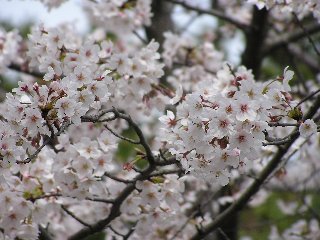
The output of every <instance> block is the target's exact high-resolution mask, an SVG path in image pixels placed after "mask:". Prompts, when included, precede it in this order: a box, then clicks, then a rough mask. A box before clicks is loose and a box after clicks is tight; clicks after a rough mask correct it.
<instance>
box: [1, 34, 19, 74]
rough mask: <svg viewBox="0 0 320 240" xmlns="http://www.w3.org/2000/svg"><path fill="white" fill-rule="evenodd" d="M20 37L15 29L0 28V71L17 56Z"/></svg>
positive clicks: (14, 60) (15, 59)
mask: <svg viewBox="0 0 320 240" xmlns="http://www.w3.org/2000/svg"><path fill="white" fill-rule="evenodd" d="M20 42H21V37H20V36H19V34H18V31H17V30H13V31H10V32H6V31H5V30H4V29H1V28H0V73H3V72H4V70H6V67H7V66H9V65H10V64H11V63H13V62H17V56H19V54H18V53H19V50H20Z"/></svg>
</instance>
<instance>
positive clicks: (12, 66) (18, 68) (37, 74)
mask: <svg viewBox="0 0 320 240" xmlns="http://www.w3.org/2000/svg"><path fill="white" fill-rule="evenodd" d="M8 68H9V69H11V70H14V71H17V72H20V73H25V74H28V75H31V76H33V77H36V78H43V76H44V74H42V73H40V72H35V71H30V70H29V68H28V67H27V66H20V65H18V64H15V63H12V64H10V65H9V66H8Z"/></svg>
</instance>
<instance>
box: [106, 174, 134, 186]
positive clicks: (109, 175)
mask: <svg viewBox="0 0 320 240" xmlns="http://www.w3.org/2000/svg"><path fill="white" fill-rule="evenodd" d="M104 175H105V176H106V177H108V178H110V179H112V180H114V181H117V182H122V183H125V184H128V183H133V182H134V181H133V180H126V179H122V178H118V177H116V176H113V175H112V174H110V173H107V172H105V173H104Z"/></svg>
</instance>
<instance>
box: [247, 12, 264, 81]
mask: <svg viewBox="0 0 320 240" xmlns="http://www.w3.org/2000/svg"><path fill="white" fill-rule="evenodd" d="M267 31H268V11H267V10H266V9H265V8H263V9H261V10H259V9H258V8H257V7H253V13H252V20H251V25H250V31H248V32H247V33H246V35H245V36H246V48H245V50H244V52H243V54H242V64H243V65H244V66H246V67H247V68H248V69H252V72H253V75H255V77H256V79H257V78H258V77H259V73H260V68H261V63H262V59H263V54H262V48H263V45H264V41H265V37H266V35H267Z"/></svg>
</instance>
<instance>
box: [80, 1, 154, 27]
mask: <svg viewBox="0 0 320 240" xmlns="http://www.w3.org/2000/svg"><path fill="white" fill-rule="evenodd" d="M85 5H86V10H87V11H88V13H89V14H90V17H91V18H92V19H93V21H94V22H96V23H97V24H98V25H99V26H101V27H103V28H105V29H107V30H109V31H113V32H121V33H124V32H127V31H128V30H129V31H130V30H131V31H132V30H134V29H135V28H138V27H141V26H143V25H145V26H148V25H150V23H151V17H152V13H151V0H137V1H126V0H109V1H100V0H99V1H86V2H85Z"/></svg>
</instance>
